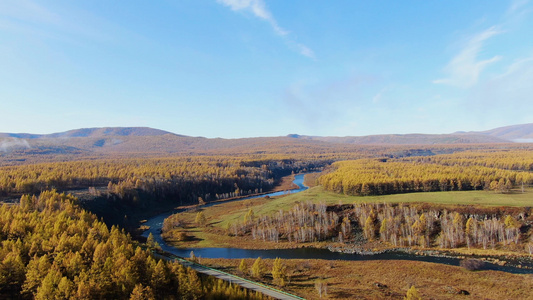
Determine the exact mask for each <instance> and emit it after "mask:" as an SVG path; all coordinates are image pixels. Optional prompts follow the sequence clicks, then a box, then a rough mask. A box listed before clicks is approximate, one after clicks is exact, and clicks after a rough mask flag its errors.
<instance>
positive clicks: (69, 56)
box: [0, 0, 533, 138]
mask: <svg viewBox="0 0 533 300" xmlns="http://www.w3.org/2000/svg"><path fill="white" fill-rule="evenodd" d="M532 33H533V3H531V2H529V1H526V0H515V1H486V0H484V1H476V0H469V1H458V0H457V1H456V0H449V1H356V0H336V1H309V0H302V1H300V0H291V1H288V0H180V1H107V0H105V1H98V0H88V1H84V0H76V1H71V0H64V1H61V0H55V1H32V0H1V1H0V132H31V133H51V132H59V131H65V130H69V129H75V128H85V127H105V126H148V127H154V128H159V129H163V130H168V131H171V132H174V133H178V134H185V135H191V136H205V137H224V138H235V137H252V136H281V135H286V134H289V133H299V134H305V135H323V136H326V135H330V136H347V135H369V134H387V133H450V132H455V131H459V130H466V131H470V130H486V129H491V128H494V127H499V126H506V125H513V124H521V123H533V113H532V112H531V108H532V104H531V103H532V101H531V100H532V95H533V34H532Z"/></svg>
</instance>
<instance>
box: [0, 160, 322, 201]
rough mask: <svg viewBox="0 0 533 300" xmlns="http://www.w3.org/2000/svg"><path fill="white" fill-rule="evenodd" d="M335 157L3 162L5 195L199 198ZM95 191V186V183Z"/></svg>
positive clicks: (264, 186) (248, 189) (237, 192)
mask: <svg viewBox="0 0 533 300" xmlns="http://www.w3.org/2000/svg"><path fill="white" fill-rule="evenodd" d="M331 162H332V160H331V159H320V158H319V159H307V160H299V159H291V158H289V157H272V158H267V159H252V158H246V157H225V156H214V157H213V156H199V157H192V156H191V157H174V158H151V159H119V160H86V161H74V162H55V163H41V164H30V165H22V166H9V167H2V168H0V195H4V196H7V195H11V194H17V193H30V194H35V193H39V192H41V191H45V190H50V189H57V190H60V191H68V190H71V189H80V188H84V189H89V188H95V187H107V190H106V194H107V196H111V197H114V198H118V199H124V200H134V201H136V200H139V198H140V196H139V193H142V194H144V196H151V197H156V198H160V199H161V198H169V197H173V198H176V199H178V201H179V202H178V204H180V205H182V204H197V203H198V199H199V198H202V201H206V202H208V201H213V200H219V199H225V198H230V197H238V196H241V195H247V194H257V193H260V192H262V191H268V190H270V189H271V188H272V187H273V186H274V185H275V184H276V183H277V180H279V179H280V178H281V177H282V176H285V175H289V174H291V173H292V172H301V171H312V170H320V169H321V168H322V167H324V166H325V165H326V164H328V163H331ZM91 190H92V191H96V189H91Z"/></svg>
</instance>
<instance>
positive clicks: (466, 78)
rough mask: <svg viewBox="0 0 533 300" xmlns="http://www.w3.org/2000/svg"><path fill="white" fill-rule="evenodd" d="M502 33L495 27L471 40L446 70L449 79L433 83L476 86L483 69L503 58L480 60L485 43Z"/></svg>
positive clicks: (464, 86) (495, 57)
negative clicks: (479, 56)
mask: <svg viewBox="0 0 533 300" xmlns="http://www.w3.org/2000/svg"><path fill="white" fill-rule="evenodd" d="M501 32H502V31H500V30H498V29H497V28H496V27H495V26H493V27H491V28H489V29H487V30H485V31H483V32H481V33H479V34H477V35H475V36H474V37H472V38H471V39H469V40H468V41H467V43H466V45H465V47H464V48H463V49H462V50H461V51H460V52H459V54H457V55H456V56H455V57H454V58H452V60H451V61H450V62H449V63H448V65H447V66H446V67H445V68H444V71H445V72H446V73H447V74H448V77H447V78H443V79H437V80H434V81H433V83H438V84H448V85H452V86H457V87H462V88H467V87H471V86H473V85H475V84H476V83H477V82H478V79H479V76H480V74H481V72H482V71H483V69H484V68H485V67H486V66H488V65H489V64H491V63H494V62H497V61H499V60H500V59H501V56H494V57H492V58H489V59H485V60H480V59H479V58H478V55H479V53H480V51H481V50H482V49H483V44H484V42H485V41H486V40H488V39H490V38H491V37H493V36H495V35H497V34H500V33H501Z"/></svg>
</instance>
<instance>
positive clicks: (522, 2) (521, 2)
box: [506, 0, 529, 16]
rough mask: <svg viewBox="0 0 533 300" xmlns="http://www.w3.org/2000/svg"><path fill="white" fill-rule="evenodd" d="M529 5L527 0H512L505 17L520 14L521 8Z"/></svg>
mask: <svg viewBox="0 0 533 300" xmlns="http://www.w3.org/2000/svg"><path fill="white" fill-rule="evenodd" d="M528 3H529V0H514V1H513V2H512V3H511V6H510V7H509V9H508V10H507V13H506V15H507V16H510V15H514V14H516V13H521V11H522V8H524V7H525V6H526V5H527V4H528Z"/></svg>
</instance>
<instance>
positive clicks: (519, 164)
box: [319, 150, 533, 196]
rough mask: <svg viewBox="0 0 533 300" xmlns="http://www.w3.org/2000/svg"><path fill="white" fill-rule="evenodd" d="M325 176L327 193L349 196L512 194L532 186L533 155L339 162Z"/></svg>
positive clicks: (515, 153) (475, 154)
mask: <svg viewBox="0 0 533 300" xmlns="http://www.w3.org/2000/svg"><path fill="white" fill-rule="evenodd" d="M332 168H333V171H332V172H330V173H328V174H325V175H323V176H321V177H320V179H319V182H320V184H321V185H322V186H323V187H324V188H325V189H326V190H328V191H332V192H336V193H344V194H346V195H360V196H368V195H387V194H396V193H409V192H433V191H462V190H493V191H497V192H501V193H505V192H509V191H510V189H511V188H513V187H514V186H520V187H523V186H527V185H531V184H532V183H533V173H531V170H533V153H532V152H531V151H527V150H513V151H486V152H479V151H478V152H475V151H474V152H470V151H466V152H459V153H454V154H443V155H435V156H427V157H403V158H396V159H387V158H380V159H359V160H353V161H341V162H336V163H334V164H333V166H332Z"/></svg>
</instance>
